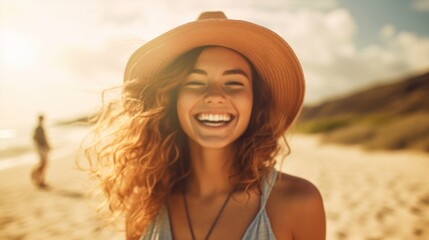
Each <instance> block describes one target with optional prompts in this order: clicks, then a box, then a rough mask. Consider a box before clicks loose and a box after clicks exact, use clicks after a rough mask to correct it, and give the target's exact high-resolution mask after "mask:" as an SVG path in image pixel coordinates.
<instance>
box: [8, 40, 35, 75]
mask: <svg viewBox="0 0 429 240" xmlns="http://www.w3.org/2000/svg"><path fill="white" fill-rule="evenodd" d="M1 44H2V47H1V48H2V50H3V53H2V62H3V63H4V64H5V66H6V67H7V68H9V69H14V70H24V69H27V68H30V67H31V66H32V65H33V64H34V63H35V62H36V60H37V57H38V55H39V53H38V47H37V46H36V44H35V43H34V41H32V40H31V38H29V37H27V36H24V35H22V34H19V33H13V32H4V33H3V36H2V41H1Z"/></svg>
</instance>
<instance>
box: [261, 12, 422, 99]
mask: <svg viewBox="0 0 429 240" xmlns="http://www.w3.org/2000/svg"><path fill="white" fill-rule="evenodd" d="M265 14H266V15H258V18H257V19H256V21H257V22H259V23H262V25H264V26H269V28H271V29H273V30H274V31H276V32H277V33H279V34H280V35H281V36H282V37H284V38H285V39H286V41H288V42H289V44H290V45H291V46H292V48H293V49H294V50H295V52H296V54H297V56H298V57H299V59H300V61H301V63H302V65H303V69H304V73H305V76H306V82H307V95H306V102H307V103H310V104H311V103H316V102H318V101H320V100H323V99H326V98H331V97H335V96H338V95H342V94H345V93H349V92H353V91H356V90H358V89H362V88H365V87H367V86H369V85H374V84H380V83H381V82H384V81H387V80H395V79H397V78H398V77H401V76H404V75H406V74H412V73H414V72H419V71H424V70H428V69H429V39H428V38H427V37H421V36H418V35H416V34H414V33H410V32H398V31H397V30H396V28H395V26H393V25H386V26H384V27H383V28H382V29H381V30H380V33H379V34H380V41H379V42H377V43H373V44H372V45H369V46H364V47H358V46H357V44H356V37H357V34H359V32H358V30H357V25H356V22H355V19H354V18H353V16H352V15H351V13H350V12H349V11H348V10H347V9H343V8H336V9H332V10H329V11H320V10H317V9H304V10H300V11H293V12H280V13H265Z"/></svg>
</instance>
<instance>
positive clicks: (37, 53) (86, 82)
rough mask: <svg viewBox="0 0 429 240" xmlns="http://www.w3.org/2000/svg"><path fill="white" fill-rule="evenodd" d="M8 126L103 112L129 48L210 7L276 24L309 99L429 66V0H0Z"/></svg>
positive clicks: (0, 102) (0, 96)
mask: <svg viewBox="0 0 429 240" xmlns="http://www.w3.org/2000/svg"><path fill="white" fill-rule="evenodd" d="M0 3H1V5H0V33H1V35H0V46H1V48H0V53H1V55H2V57H1V61H0V129H4V128H8V127H11V126H13V125H17V124H32V125H34V123H35V120H36V116H37V114H38V113H44V114H45V115H46V117H47V119H48V121H56V120H63V119H68V118H74V117H79V116H81V115H82V114H89V113H93V112H95V111H97V109H98V107H99V106H100V104H101V93H102V91H103V90H104V89H108V88H112V87H118V86H120V85H121V83H122V74H123V70H124V67H125V64H126V61H127V59H128V57H129V56H130V55H131V53H132V52H133V51H134V50H135V49H136V48H138V47H139V46H141V45H142V44H144V43H145V42H147V41H149V40H151V39H153V38H154V37H156V36H158V35H159V34H162V33H163V32H165V31H167V30H169V29H171V28H173V27H176V26H178V25H181V24H183V23H186V22H189V21H193V20H194V19H196V17H197V16H198V14H199V13H200V12H202V11H206V10H223V11H224V12H225V14H226V15H227V16H228V17H229V18H233V19H240V20H246V21H250V22H254V23H256V24H259V25H262V26H265V27H267V28H270V29H271V30H273V31H275V32H276V33H278V34H279V35H280V36H282V37H283V38H284V39H285V40H286V41H287V42H288V43H289V44H290V45H291V47H292V48H293V49H294V51H295V53H296V54H297V56H298V58H299V59H300V61H301V63H302V66H303V70H304V74H305V78H306V84H307V87H306V97H305V104H307V105H313V104H317V103H319V102H321V101H324V100H327V99H332V98H336V97H338V96H343V95H346V94H349V93H351V92H354V91H358V90H361V89H365V88H368V87H370V86H374V85H377V84H384V83H386V82H389V81H395V80H398V79H401V78H402V77H404V76H408V75H410V74H418V73H422V72H424V71H429V27H428V26H429V0H360V1H357V0H235V1H230V0H217V1H214V0H213V1H207V0H175V1H171V0H139V1H137V0H90V1H89V0H74V1H66V0H0Z"/></svg>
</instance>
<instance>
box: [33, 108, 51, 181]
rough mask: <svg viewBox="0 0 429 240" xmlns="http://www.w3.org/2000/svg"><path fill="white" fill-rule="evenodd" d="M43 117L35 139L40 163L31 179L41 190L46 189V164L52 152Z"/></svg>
mask: <svg viewBox="0 0 429 240" xmlns="http://www.w3.org/2000/svg"><path fill="white" fill-rule="evenodd" d="M43 119H44V117H43V115H39V123H38V125H37V127H36V129H35V130H34V135H33V139H34V142H35V144H36V148H37V152H38V153H39V157H40V161H39V163H38V165H36V166H35V167H34V169H33V171H32V173H31V179H32V180H33V182H34V184H36V185H37V186H38V187H40V188H46V187H47V185H46V182H45V170H46V164H47V161H48V152H49V150H50V146H49V143H48V140H47V137H46V134H45V129H44V128H43Z"/></svg>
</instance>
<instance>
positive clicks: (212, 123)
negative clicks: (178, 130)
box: [195, 113, 235, 127]
mask: <svg viewBox="0 0 429 240" xmlns="http://www.w3.org/2000/svg"><path fill="white" fill-rule="evenodd" d="M234 118H235V116H234V115H232V114H229V113H220V114H218V113H216V114H214V113H199V114H197V115H195V119H196V120H197V121H198V122H200V123H201V124H204V125H206V126H209V127H221V126H225V125H227V124H228V123H230V122H231V121H232V120H233V119H234Z"/></svg>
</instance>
